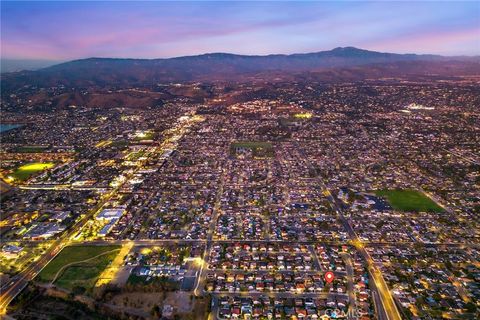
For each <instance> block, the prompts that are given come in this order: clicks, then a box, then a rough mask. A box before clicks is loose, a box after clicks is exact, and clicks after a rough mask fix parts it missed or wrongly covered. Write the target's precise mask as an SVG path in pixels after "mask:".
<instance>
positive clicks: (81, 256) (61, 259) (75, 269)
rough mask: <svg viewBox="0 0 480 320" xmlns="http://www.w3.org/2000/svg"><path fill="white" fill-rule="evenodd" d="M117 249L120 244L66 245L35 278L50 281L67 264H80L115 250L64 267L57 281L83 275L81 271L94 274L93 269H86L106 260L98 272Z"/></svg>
mask: <svg viewBox="0 0 480 320" xmlns="http://www.w3.org/2000/svg"><path fill="white" fill-rule="evenodd" d="M119 249H120V246H72V247H66V248H65V249H63V250H62V251H61V252H60V253H59V254H58V255H57V256H56V257H55V259H53V260H52V261H51V262H50V263H49V264H48V265H47V266H46V267H45V268H44V269H43V270H42V272H40V274H39V275H38V277H37V280H39V281H41V282H49V281H52V280H53V279H54V278H55V275H56V274H57V272H58V271H60V269H61V268H62V267H64V266H66V265H68V264H72V263H75V262H78V263H79V265H80V263H81V262H82V261H84V260H88V259H91V258H93V257H96V256H98V255H100V254H103V253H106V252H109V251H112V250H117V251H114V252H112V255H110V254H105V255H103V256H101V257H98V258H96V259H92V260H90V261H88V262H85V263H84V264H82V266H79V265H72V267H68V268H66V269H65V271H64V273H63V274H62V275H61V276H60V277H59V279H58V281H59V282H64V281H73V280H74V279H77V278H78V277H80V278H81V277H83V275H82V272H84V273H86V274H87V275H92V274H94V273H93V270H88V269H89V268H90V267H91V266H93V267H95V266H96V265H98V266H99V267H100V264H102V265H103V263H104V262H106V264H105V265H104V266H103V267H102V268H101V269H100V270H99V272H98V274H99V273H100V272H101V271H102V270H103V269H105V267H106V266H107V265H108V263H110V261H111V260H112V259H113V258H114V257H115V256H116V255H117V254H118V250H119ZM70 268H72V270H68V269H70ZM81 269H83V271H82V270H81Z"/></svg>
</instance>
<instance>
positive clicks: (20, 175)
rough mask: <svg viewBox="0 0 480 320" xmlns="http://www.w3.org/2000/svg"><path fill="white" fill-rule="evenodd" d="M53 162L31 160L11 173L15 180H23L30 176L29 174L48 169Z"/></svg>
mask: <svg viewBox="0 0 480 320" xmlns="http://www.w3.org/2000/svg"><path fill="white" fill-rule="evenodd" d="M54 165H55V164H54V163H53V162H33V163H28V164H24V165H22V166H20V167H18V168H17V169H15V171H13V173H12V174H11V176H13V177H14V178H15V180H20V181H24V180H27V179H28V178H30V176H31V175H33V174H35V173H37V172H40V171H43V170H45V169H50V168H52V167H53V166H54Z"/></svg>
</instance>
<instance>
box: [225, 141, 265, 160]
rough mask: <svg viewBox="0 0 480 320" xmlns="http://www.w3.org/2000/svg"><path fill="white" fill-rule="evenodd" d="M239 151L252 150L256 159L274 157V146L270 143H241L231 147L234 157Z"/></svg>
mask: <svg viewBox="0 0 480 320" xmlns="http://www.w3.org/2000/svg"><path fill="white" fill-rule="evenodd" d="M239 149H249V150H251V151H252V155H253V156H254V157H273V145H272V144H271V143H270V142H262V141H239V142H233V143H232V144H231V146H230V151H231V154H232V155H235V154H237V153H238V150H239Z"/></svg>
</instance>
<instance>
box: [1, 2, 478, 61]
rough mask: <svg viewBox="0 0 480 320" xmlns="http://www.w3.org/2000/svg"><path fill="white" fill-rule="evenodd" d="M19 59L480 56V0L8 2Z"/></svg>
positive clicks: (9, 42)
mask: <svg viewBox="0 0 480 320" xmlns="http://www.w3.org/2000/svg"><path fill="white" fill-rule="evenodd" d="M1 33H2V34H1V45H2V49H1V55H2V58H10V59H12V58H13V59H52V60H68V59H77V58H85V57H92V56H95V57H132V58H161V57H172V56H181V55H192V54H199V53H206V52H231V53H240V54H270V53H294V52H311V51H319V50H328V49H331V48H334V47H338V46H357V47H361V48H365V49H372V50H379V51H390V52H399V53H405V52H414V53H437V54H444V55H463V54H466V55H478V54H480V6H479V5H478V2H475V1H472V2H458V1H456V2H298V1H297V2H238V3H237V2H154V1H150V2H125V1H124V2H122V1H115V2H114V1H111V2H38V1H37V2H10V1H7V2H2V10H1Z"/></svg>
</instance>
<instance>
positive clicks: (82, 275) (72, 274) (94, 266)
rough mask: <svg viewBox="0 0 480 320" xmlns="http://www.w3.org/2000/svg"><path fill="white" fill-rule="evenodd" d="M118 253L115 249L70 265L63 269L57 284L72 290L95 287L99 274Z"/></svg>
mask: <svg viewBox="0 0 480 320" xmlns="http://www.w3.org/2000/svg"><path fill="white" fill-rule="evenodd" d="M117 254H118V251H113V252H109V253H105V254H104V255H102V256H99V257H97V258H94V259H92V260H88V261H86V262H79V263H78V264H75V265H72V266H69V267H67V268H65V269H64V270H63V271H62V273H61V275H60V276H59V277H58V278H57V280H56V281H55V284H56V285H57V286H59V287H62V288H66V289H70V290H71V289H73V288H74V287H84V288H85V289H90V288H93V287H94V286H95V284H96V282H97V280H98V278H99V276H100V275H101V274H102V272H103V271H104V270H105V268H107V267H108V265H109V264H110V263H111V262H112V260H113V259H115V256H117Z"/></svg>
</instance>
